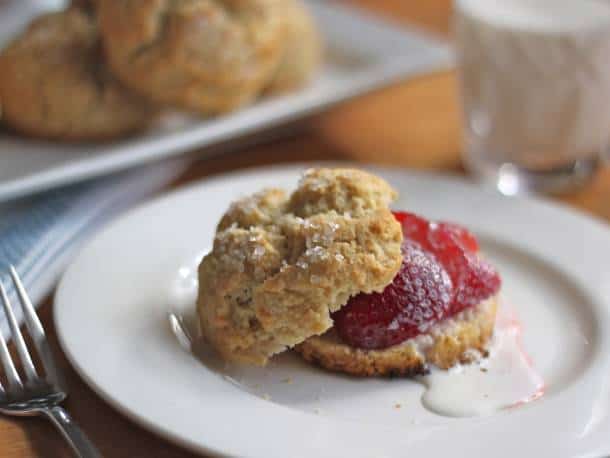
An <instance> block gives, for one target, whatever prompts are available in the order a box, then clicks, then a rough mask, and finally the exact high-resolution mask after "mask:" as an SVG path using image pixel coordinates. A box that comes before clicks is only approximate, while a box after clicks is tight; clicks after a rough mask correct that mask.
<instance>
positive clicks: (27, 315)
mask: <svg viewBox="0 0 610 458" xmlns="http://www.w3.org/2000/svg"><path fill="white" fill-rule="evenodd" d="M9 270H10V272H11V278H12V279H13V284H14V285H15V289H16V290H17V295H18V296H19V300H20V301H21V309H22V310H23V319H24V321H25V326H26V328H27V330H28V332H29V334H30V337H32V340H33V341H34V346H35V347H36V350H37V351H38V355H39V356H40V360H41V361H42V365H43V366H44V369H45V372H46V374H47V378H49V380H51V381H53V382H55V383H57V384H58V385H62V384H63V381H62V378H61V376H60V375H59V372H58V369H57V367H56V366H55V361H54V360H53V355H52V353H51V348H50V347H49V343H48V341H47V337H46V335H45V332H44V328H43V327H42V323H41V322H40V319H39V318H38V314H37V313H36V311H35V310H34V306H33V305H32V301H31V300H30V297H29V296H28V294H27V292H26V291H25V288H24V286H23V283H22V282H21V279H20V278H19V274H18V273H17V270H15V268H14V267H13V266H10V268H9ZM62 386H63V385H62Z"/></svg>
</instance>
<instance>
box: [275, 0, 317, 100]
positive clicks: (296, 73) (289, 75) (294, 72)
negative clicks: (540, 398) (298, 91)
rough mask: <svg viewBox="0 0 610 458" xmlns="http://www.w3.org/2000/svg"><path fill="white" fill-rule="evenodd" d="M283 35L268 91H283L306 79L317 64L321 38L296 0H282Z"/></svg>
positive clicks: (307, 79) (310, 17)
mask: <svg viewBox="0 0 610 458" xmlns="http://www.w3.org/2000/svg"><path fill="white" fill-rule="evenodd" d="M285 14H286V23H287V29H288V31H287V35H286V43H285V49H284V52H283V54H282V59H281V61H280V64H279V66H278V68H277V71H276V73H275V75H274V76H273V78H272V79H271V83H270V84H269V87H268V88H267V91H268V92H272V93H278V92H285V91H289V90H292V89H295V88H298V87H300V86H303V85H304V84H305V83H307V82H308V81H309V80H310V79H311V78H312V76H313V75H314V74H315V73H316V71H317V70H318V68H319V67H320V63H321V61H322V39H321V37H320V34H319V32H318V30H317V28H316V24H315V22H314V19H313V17H312V16H311V14H310V13H309V11H308V10H307V8H306V7H305V5H303V3H302V2H300V1H298V0H295V1H293V0H287V1H286V13H285Z"/></svg>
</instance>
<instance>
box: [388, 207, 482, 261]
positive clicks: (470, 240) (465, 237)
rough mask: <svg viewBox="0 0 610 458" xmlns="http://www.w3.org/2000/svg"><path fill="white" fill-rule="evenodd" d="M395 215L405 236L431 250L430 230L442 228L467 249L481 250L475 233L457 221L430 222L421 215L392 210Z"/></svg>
mask: <svg viewBox="0 0 610 458" xmlns="http://www.w3.org/2000/svg"><path fill="white" fill-rule="evenodd" d="M392 213H393V214H394V217H395V218H396V219H397V220H398V222H399V223H400V224H401V226H402V233H403V235H404V236H405V238H408V239H413V240H415V241H416V242H418V243H419V244H421V246H422V247H423V248H424V249H426V250H430V249H431V247H430V243H429V237H430V232H432V231H435V230H438V229H440V230H442V231H443V232H450V233H451V234H452V237H453V238H454V239H455V240H456V241H457V242H459V243H460V244H461V245H462V247H463V248H464V249H465V250H469V251H472V252H477V251H479V243H478V242H477V239H476V238H475V236H474V235H472V234H471V233H470V232H469V231H468V230H467V229H466V228H464V227H462V226H460V225H458V224H455V223H446V222H442V223H438V224H437V223H430V222H429V221H427V220H425V219H424V218H422V217H421V216H417V215H415V214H413V213H408V212H401V211H395V212H392Z"/></svg>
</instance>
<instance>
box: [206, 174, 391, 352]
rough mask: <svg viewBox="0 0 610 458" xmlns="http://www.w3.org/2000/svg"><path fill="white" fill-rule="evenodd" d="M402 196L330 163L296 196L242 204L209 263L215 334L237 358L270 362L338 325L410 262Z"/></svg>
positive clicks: (272, 194) (209, 334) (209, 313)
mask: <svg viewBox="0 0 610 458" xmlns="http://www.w3.org/2000/svg"><path fill="white" fill-rule="evenodd" d="M367 190H368V192H367ZM329 192H333V193H335V194H336V195H335V196H333V197H331V196H328V195H326V194H327V193H329ZM394 196H395V193H394V191H393V190H392V189H391V188H390V186H389V185H388V184H387V183H385V182H384V181H383V180H381V179H379V178H377V177H374V176H372V175H370V174H368V173H365V172H361V171H356V170H349V169H334V170H330V169H320V170H312V171H309V172H307V173H306V174H305V176H304V177H303V179H302V180H301V182H300V184H299V187H298V188H297V190H296V191H295V192H294V193H293V194H292V196H291V197H290V198H287V197H286V196H285V194H284V193H283V192H282V191H280V190H266V191H263V192H261V193H257V194H255V195H254V196H251V197H248V198H245V199H242V200H240V201H238V202H236V203H234V204H233V205H232V206H231V208H230V209H229V210H228V211H227V213H226V214H225V216H224V217H223V218H222V220H221V222H220V224H219V226H218V231H217V233H216V237H215V240H214V248H213V250H212V252H211V253H210V254H208V255H207V256H206V257H205V258H204V259H203V261H202V263H201V265H200V267H199V282H200V283H199V284H200V288H199V299H198V312H199V315H200V321H201V325H202V329H203V333H204V335H205V337H206V338H207V339H208V340H209V341H210V342H211V343H212V344H213V345H214V346H215V347H216V348H217V349H218V351H219V352H220V353H221V354H222V355H223V356H224V357H225V358H226V359H228V360H232V361H238V362H247V363H254V364H265V363H266V361H267V359H268V358H269V357H270V356H271V355H273V354H275V353H278V352H280V351H283V350H285V349H286V348H287V347H291V346H293V345H295V344H297V343H299V342H302V341H303V340H305V339H306V338H308V337H310V336H312V335H318V334H322V333H323V332H324V331H326V330H327V329H329V328H330V327H331V326H332V321H331V318H330V313H331V312H332V311H335V310H337V309H339V308H340V307H341V306H343V305H344V304H345V303H346V302H347V300H348V299H349V297H350V296H352V295H354V294H357V293H359V292H372V291H380V290H382V289H383V288H384V287H385V286H386V285H387V284H388V283H389V282H390V281H391V280H392V278H393V277H394V275H395V274H396V272H397V271H398V268H399V267H400V264H401V262H402V255H401V252H400V245H401V242H402V231H401V228H400V225H399V224H398V223H397V221H396V220H395V218H394V217H393V215H392V213H391V212H390V210H389V209H388V207H387V204H388V203H389V202H390V201H391V200H392V199H393V197H394Z"/></svg>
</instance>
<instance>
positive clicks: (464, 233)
mask: <svg viewBox="0 0 610 458" xmlns="http://www.w3.org/2000/svg"><path fill="white" fill-rule="evenodd" d="M437 228H438V230H442V231H447V232H450V233H451V234H452V235H453V237H454V238H455V240H457V241H458V242H459V243H460V244H461V245H462V247H463V248H464V249H465V250H468V251H471V252H473V253H476V252H477V251H479V242H478V241H477V239H476V237H475V236H474V235H473V234H472V233H471V232H469V231H468V229H466V228H464V227H462V226H460V225H459V224H455V223H438V224H437V225H436V227H435V229H437Z"/></svg>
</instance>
